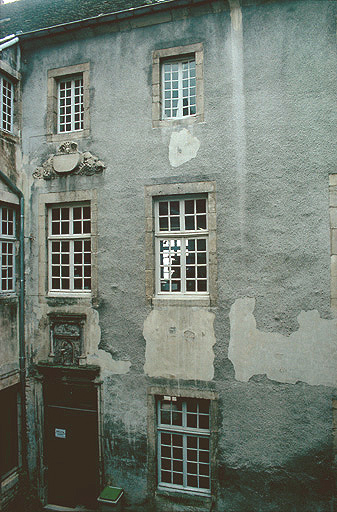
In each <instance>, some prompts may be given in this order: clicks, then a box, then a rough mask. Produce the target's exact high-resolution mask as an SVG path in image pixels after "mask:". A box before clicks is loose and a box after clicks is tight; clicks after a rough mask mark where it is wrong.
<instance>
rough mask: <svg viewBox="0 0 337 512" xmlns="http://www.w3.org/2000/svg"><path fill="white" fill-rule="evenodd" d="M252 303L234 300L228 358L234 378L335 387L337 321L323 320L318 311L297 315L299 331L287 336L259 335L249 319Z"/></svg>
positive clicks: (252, 319) (275, 334)
mask: <svg viewBox="0 0 337 512" xmlns="http://www.w3.org/2000/svg"><path fill="white" fill-rule="evenodd" d="M254 307H255V299H253V298H249V297H245V298H241V299H237V300H236V301H235V303H234V304H233V305H232V307H231V310H230V314H229V318H230V323H231V334H230V342H229V350H228V357H229V359H230V360H231V361H232V363H233V365H234V369H235V377H236V379H237V380H239V381H243V382H247V381H248V380H249V379H250V378H251V377H252V376H253V375H258V374H266V375H267V377H268V378H269V379H272V380H276V381H278V382H286V383H290V384H294V383H295V382H297V381H303V382H306V383H308V384H311V385H316V386H317V385H325V386H336V384H337V372H336V367H337V319H334V320H324V319H322V318H320V316H319V313H318V311H316V310H313V311H307V312H305V311H301V313H300V314H299V315H298V317H297V319H298V323H299V329H298V331H296V332H294V333H292V334H291V335H290V336H283V335H282V334H279V333H269V332H263V331H259V330H258V329H257V328H256V321H255V318H254V315H253V311H254Z"/></svg>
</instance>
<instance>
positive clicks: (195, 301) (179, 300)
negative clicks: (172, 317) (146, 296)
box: [152, 295, 211, 307]
mask: <svg viewBox="0 0 337 512" xmlns="http://www.w3.org/2000/svg"><path fill="white" fill-rule="evenodd" d="M152 305H153V306H157V307H161V306H164V307H165V306H184V307H185V306H188V307H209V306H210V305H211V300H210V297H209V296H202V297H191V296H182V295H181V296H180V297H171V296H170V297H169V296H167V295H166V296H165V295H163V296H159V295H158V296H157V297H153V298H152Z"/></svg>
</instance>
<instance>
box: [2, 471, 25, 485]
mask: <svg viewBox="0 0 337 512" xmlns="http://www.w3.org/2000/svg"><path fill="white" fill-rule="evenodd" d="M19 469H20V468H19V466H15V467H14V468H12V469H10V470H9V471H8V472H7V473H5V474H4V475H2V476H1V478H0V482H1V485H2V486H6V485H8V484H10V482H11V481H12V480H13V479H17V478H18V472H19ZM14 483H15V482H14Z"/></svg>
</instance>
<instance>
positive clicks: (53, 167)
mask: <svg viewBox="0 0 337 512" xmlns="http://www.w3.org/2000/svg"><path fill="white" fill-rule="evenodd" d="M104 169H105V165H104V163H103V162H102V161H101V160H99V159H98V157H96V156H94V155H92V154H91V153H90V152H89V151H85V152H84V153H81V152H80V151H78V146H77V142H71V141H67V142H63V143H62V144H61V145H60V147H59V148H58V150H57V153H56V154H55V155H51V156H50V157H49V158H48V160H46V161H45V162H44V163H43V164H42V166H41V167H37V169H36V170H35V171H34V172H33V177H34V178H42V179H44V180H51V179H54V178H58V177H60V176H68V175H70V174H78V175H82V176H83V175H86V176H91V175H93V174H99V173H101V172H103V170H104Z"/></svg>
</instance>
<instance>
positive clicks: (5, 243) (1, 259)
mask: <svg viewBox="0 0 337 512" xmlns="http://www.w3.org/2000/svg"><path fill="white" fill-rule="evenodd" d="M15 240H16V238H15V211H14V209H13V208H10V207H8V206H0V272H1V275H0V277H1V279H0V292H13V291H14V290H15Z"/></svg>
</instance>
